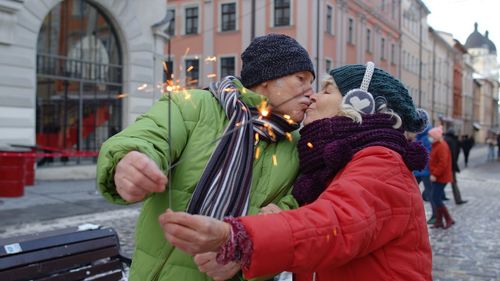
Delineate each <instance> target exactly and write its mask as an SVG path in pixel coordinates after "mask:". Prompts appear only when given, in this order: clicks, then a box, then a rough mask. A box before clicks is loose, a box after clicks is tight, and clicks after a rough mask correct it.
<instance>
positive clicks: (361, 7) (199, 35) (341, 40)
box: [165, 0, 400, 88]
mask: <svg viewBox="0 0 500 281" xmlns="http://www.w3.org/2000/svg"><path fill="white" fill-rule="evenodd" d="M399 5H400V1H370V2H368V1H359V0H353V1H344V0H336V1H335V0H320V1H316V0H300V1H299V0H260V1H252V0H213V1H201V0H194V1H181V0H171V1H169V4H168V10H169V14H171V15H173V17H172V20H171V26H170V27H169V33H170V35H171V40H170V42H169V44H167V46H166V47H165V54H166V56H167V57H169V58H170V61H167V65H168V66H170V67H169V70H168V73H167V75H166V78H167V79H171V80H172V82H173V83H174V84H176V85H179V86H182V87H188V88H189V87H200V86H201V87H204V86H206V85H208V84H209V83H210V82H211V81H214V80H217V79H218V78H220V77H223V76H225V75H228V74H233V75H239V72H240V69H241V62H240V54H241V53H242V52H243V50H244V49H245V48H246V47H247V46H248V45H249V44H250V41H251V40H252V38H254V37H255V36H260V35H264V34H267V33H273V32H274V33H284V34H287V35H290V36H291V37H294V38H296V39H297V41H298V42H299V43H301V44H302V45H303V46H304V47H305V48H306V49H307V51H308V52H309V54H310V56H311V59H312V60H313V63H314V65H315V68H316V72H317V74H318V78H319V79H318V81H319V80H320V79H321V77H322V76H323V75H324V74H326V73H327V72H328V71H329V70H330V69H331V68H333V67H336V66H340V65H344V64H351V63H365V62H366V61H368V60H371V61H374V62H375V64H376V65H377V66H379V67H382V68H384V69H386V70H387V71H389V72H391V73H393V74H394V75H397V73H398V67H399V66H398V65H399V56H398V54H399V49H400V45H399V36H400V35H399V26H398V21H399V11H400V8H399V7H400V6H399ZM318 81H317V82H316V86H318Z"/></svg>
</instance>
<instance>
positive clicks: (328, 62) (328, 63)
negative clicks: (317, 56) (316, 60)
mask: <svg viewBox="0 0 500 281" xmlns="http://www.w3.org/2000/svg"><path fill="white" fill-rule="evenodd" d="M331 69H332V61H331V60H329V59H327V60H325V70H326V73H330V70H331Z"/></svg>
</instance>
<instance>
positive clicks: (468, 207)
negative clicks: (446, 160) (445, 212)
mask: <svg viewBox="0 0 500 281" xmlns="http://www.w3.org/2000/svg"><path fill="white" fill-rule="evenodd" d="M457 182H458V185H459V188H460V190H461V192H462V197H463V198H464V199H465V200H468V201H469V202H468V203H467V204H464V205H455V204H454V203H453V202H452V201H453V199H452V198H453V196H452V194H451V187H450V186H447V187H446V192H447V197H448V198H450V200H449V201H447V202H446V204H447V206H448V208H449V211H450V214H451V216H452V217H453V219H454V220H455V221H456V224H455V225H453V227H451V228H449V229H446V230H443V229H429V235H430V239H431V244H432V250H433V276H434V280H435V281H439V280H441V281H448V280H449V281H451V280H454V281H456V280H467V281H468V280H471V281H472V280H474V281H483V280H484V281H492V280H500V239H499V236H498V233H500V222H499V220H498V214H500V200H499V199H500V162H491V163H489V164H485V165H482V166H479V167H476V168H473V169H470V170H469V169H467V170H465V171H463V172H462V173H461V174H459V175H458V178H457ZM426 205H427V206H426V208H427V211H428V212H429V211H430V209H429V206H428V205H429V204H426Z"/></svg>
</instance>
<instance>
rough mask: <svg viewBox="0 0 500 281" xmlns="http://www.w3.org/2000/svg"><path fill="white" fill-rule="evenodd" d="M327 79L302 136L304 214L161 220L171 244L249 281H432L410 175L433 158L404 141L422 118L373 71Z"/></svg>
mask: <svg viewBox="0 0 500 281" xmlns="http://www.w3.org/2000/svg"><path fill="white" fill-rule="evenodd" d="M330 75H331V78H330V79H328V80H326V81H325V82H324V83H323V87H322V90H321V91H320V92H319V93H317V94H315V95H313V96H312V97H311V101H312V104H311V105H310V106H309V109H308V110H307V112H306V113H307V117H306V119H305V120H304V125H305V126H304V127H303V129H301V132H300V133H301V140H300V142H299V147H298V149H299V157H300V161H301V175H300V176H299V177H298V178H297V181H296V183H295V185H294V190H293V194H294V196H295V197H296V198H297V200H298V201H299V202H300V203H301V204H302V207H300V208H299V209H296V210H292V211H283V212H277V213H275V214H265V215H257V216H246V217H240V218H226V219H225V220H224V222H221V221H218V220H215V219H211V218H208V217H203V216H198V215H190V214H187V213H182V212H172V211H167V213H165V214H163V215H162V216H161V217H160V224H161V225H162V227H163V230H164V232H165V237H166V239H168V240H169V241H170V242H171V243H172V244H174V245H176V246H177V247H179V248H181V249H182V250H184V251H186V252H188V253H191V254H193V255H196V254H199V253H205V252H211V251H214V252H218V254H217V259H216V260H217V262H218V263H221V264H225V263H227V262H229V261H237V262H239V263H240V264H241V267H242V269H243V273H244V275H245V277H246V278H252V277H257V276H263V275H271V274H275V273H278V272H281V271H289V272H293V273H294V279H293V280H316V281H318V280H319V281H330V280H343V281H345V280H356V281H359V280H384V281H385V280H405V281H411V280H415V281H416V280H432V277H431V271H432V254H431V248H430V243H429V238H428V233H427V224H426V221H425V213H424V207H423V202H422V196H421V195H420V191H419V188H418V186H417V183H416V181H415V178H414V177H413V175H412V172H411V171H412V170H418V169H422V168H424V166H425V163H426V162H427V159H428V158H427V156H428V155H427V153H426V150H425V148H423V147H422V146H421V145H420V144H419V143H415V142H413V143H410V142H408V141H407V140H406V139H405V136H404V131H412V132H418V131H420V130H422V129H423V128H425V125H426V123H427V120H426V119H425V114H423V113H422V112H419V111H418V110H416V108H415V106H414V104H413V101H412V99H411V97H410V95H409V94H408V91H407V90H406V88H405V87H404V86H403V85H402V84H401V82H400V81H398V80H397V79H395V78H394V77H392V76H391V75H390V74H388V73H387V72H385V71H383V70H381V69H378V68H374V66H373V63H368V64H367V65H366V66H364V65H347V66H343V67H339V68H336V69H334V70H332V71H331V72H330ZM278 163H279V162H278ZM269 168H270V169H272V166H270V167H269ZM266 209H267V210H276V208H274V207H272V208H269V207H268V208H266ZM195 261H196V262H197V263H198V265H199V268H200V270H202V271H204V272H207V274H208V275H210V276H211V277H213V278H214V279H215V280H225V278H228V277H229V276H224V275H221V274H220V272H217V270H215V269H214V268H213V265H214V263H215V261H210V260H207V259H206V258H203V254H202V255H196V256H195Z"/></svg>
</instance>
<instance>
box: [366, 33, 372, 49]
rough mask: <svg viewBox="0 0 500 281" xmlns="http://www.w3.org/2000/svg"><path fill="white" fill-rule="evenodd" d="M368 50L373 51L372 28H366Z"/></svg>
mask: <svg viewBox="0 0 500 281" xmlns="http://www.w3.org/2000/svg"><path fill="white" fill-rule="evenodd" d="M366 51H367V52H370V53H371V52H372V31H371V29H369V28H367V29H366Z"/></svg>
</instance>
